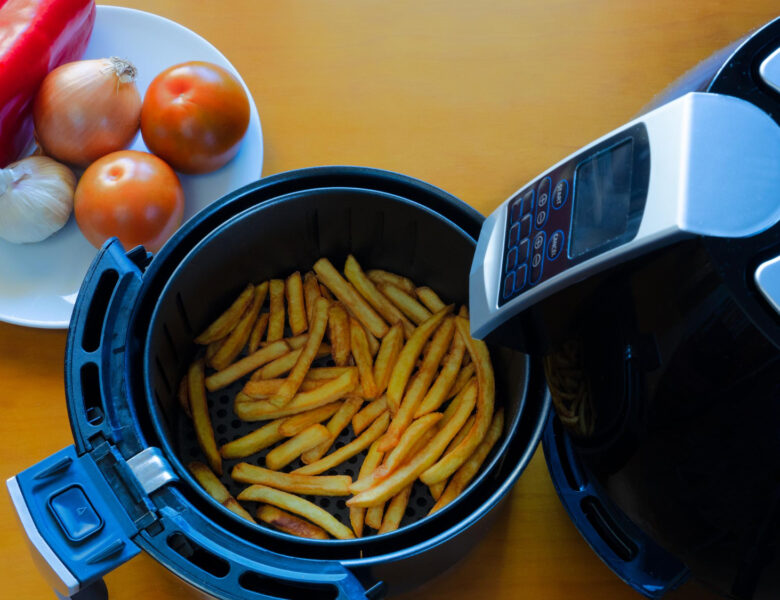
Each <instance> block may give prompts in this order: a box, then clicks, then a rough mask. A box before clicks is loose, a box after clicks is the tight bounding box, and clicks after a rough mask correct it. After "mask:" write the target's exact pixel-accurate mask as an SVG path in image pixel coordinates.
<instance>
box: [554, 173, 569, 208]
mask: <svg viewBox="0 0 780 600" xmlns="http://www.w3.org/2000/svg"><path fill="white" fill-rule="evenodd" d="M568 197H569V182H568V181H566V180H565V179H561V180H560V181H559V182H558V183H556V184H555V189H553V194H552V205H553V208H554V209H555V210H558V209H559V208H561V207H562V206H563V205H564V204H566V200H567V199H568Z"/></svg>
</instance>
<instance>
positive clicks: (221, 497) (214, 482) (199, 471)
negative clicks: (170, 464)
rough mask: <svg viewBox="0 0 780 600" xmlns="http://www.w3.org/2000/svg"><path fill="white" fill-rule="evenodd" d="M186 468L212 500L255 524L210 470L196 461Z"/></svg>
mask: <svg viewBox="0 0 780 600" xmlns="http://www.w3.org/2000/svg"><path fill="white" fill-rule="evenodd" d="M187 467H188V468H189V470H190V473H192V475H193V477H195V479H196V481H197V482H198V483H199V484H200V485H201V487H203V489H204V490H206V493H207V494H208V495H209V496H211V497H212V498H214V500H216V501H217V502H219V503H220V504H221V505H222V506H224V507H225V508H227V509H228V510H229V511H231V512H234V513H236V514H237V515H238V516H239V517H243V518H245V519H246V520H247V521H251V522H252V523H254V522H255V520H254V519H253V518H252V515H250V514H249V513H248V512H247V511H246V510H245V509H244V507H243V506H241V505H240V504H239V503H238V502H236V499H235V498H233V496H231V495H230V492H229V491H228V490H227V488H226V487H225V486H224V485H223V484H222V482H221V481H220V480H219V479H218V478H217V476H216V475H214V473H212V471H211V469H209V468H208V467H207V466H206V465H204V464H203V463H201V462H197V461H193V462H191V463H190V464H189V465H187Z"/></svg>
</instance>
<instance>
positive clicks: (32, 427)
mask: <svg viewBox="0 0 780 600" xmlns="http://www.w3.org/2000/svg"><path fill="white" fill-rule="evenodd" d="M125 4H126V5H128V6H132V7H134V8H139V9H144V10H148V11H151V12H156V13H158V14H161V15H163V16H166V17H169V18H171V19H174V20H176V21H178V22H180V23H182V24H183V25H185V26H187V27H189V28H190V29H192V30H194V31H196V32H198V33H199V34H201V35H203V36H204V37H205V38H206V39H208V40H209V41H211V42H212V43H213V44H214V45H216V46H217V47H218V48H219V49H220V50H222V52H224V53H225V55H226V56H227V57H228V59H229V60H230V61H231V62H232V63H233V64H234V65H235V66H236V68H237V69H238V70H239V72H240V73H241V74H242V75H243V77H244V79H245V80H246V82H247V84H248V85H249V88H250V90H251V92H252V94H253V96H254V99H255V102H256V103H257V107H258V110H259V112H260V118H261V121H262V124H263V130H264V134H265V152H266V154H265V165H264V169H263V172H264V174H266V175H268V174H272V173H277V172H279V171H285V170H288V169H295V168H298V167H307V166H313V165H327V164H354V165H370V166H375V167H381V168H385V169H391V170H395V171H400V172H403V173H407V174H410V175H413V176H416V177H419V178H421V179H424V180H426V181H428V182H431V183H433V184H435V185H438V186H440V187H442V188H444V189H445V190H448V191H449V192H452V193H453V194H455V195H456V196H458V197H460V198H462V199H463V200H465V201H466V202H468V203H469V204H471V205H472V206H474V207H476V208H477V209H478V210H480V211H481V212H483V213H485V214H487V213H489V212H491V211H492V210H493V209H494V208H495V207H496V206H497V205H498V204H499V203H500V202H501V201H502V200H504V199H505V198H507V197H508V196H509V195H510V194H511V193H512V192H513V191H514V190H515V189H517V188H519V187H520V186H521V185H523V184H524V183H525V182H526V181H528V180H529V179H530V178H531V177H533V176H534V175H535V174H536V173H537V172H539V171H541V170H543V169H544V168H546V167H547V166H549V165H551V164H553V163H555V162H557V161H558V160H559V159H561V158H562V157H564V156H566V155H567V154H569V153H570V152H572V151H574V150H576V149H577V148H578V147H580V146H581V145H583V144H585V143H587V142H589V141H590V140H591V139H593V138H595V137H597V136H599V135H601V134H603V133H605V132H607V131H609V130H611V129H613V128H614V127H616V126H618V125H620V124H622V123H623V122H624V121H626V120H628V119H630V118H631V117H632V115H634V114H635V113H636V112H637V111H638V110H639V109H640V108H641V107H642V106H643V105H644V104H645V103H646V102H648V101H649V100H650V99H651V98H652V97H653V95H654V94H655V93H657V92H658V91H660V90H662V89H663V88H664V87H665V86H666V85H667V84H668V83H669V82H670V81H672V80H673V79H674V78H675V77H677V76H678V75H680V74H681V73H683V72H684V71H685V70H686V69H688V68H689V67H691V66H692V65H694V64H696V63H697V62H698V61H699V60H701V59H703V58H705V57H707V56H708V55H710V53H712V52H713V51H715V50H717V49H718V48H720V47H722V46H724V45H726V44H727V43H729V42H731V41H732V40H734V39H736V38H738V37H740V36H741V35H742V34H744V33H745V32H747V31H749V30H750V29H751V28H753V27H756V26H758V25H760V24H762V23H764V22H766V21H768V20H770V19H771V18H773V17H774V16H775V11H776V10H777V2H776V0H756V1H752V2H751V1H745V2H733V1H731V0H717V1H713V0H688V1H687V2H681V1H680V0H643V1H638V0H588V1H582V0H554V1H551V0H501V1H498V0H484V1H474V0H435V1H434V0H428V1H425V2H420V1H414V0H392V1H389V0H385V1H379V0H375V1H366V0H339V1H335V0H334V1H330V2H316V1H309V2H305V1H286V2H277V1H271V0H267V1H258V0H230V1H222V2H220V1H218V0H195V1H193V0H127V2H126V3H125ZM139 43H144V42H143V41H141V40H139ZM129 58H131V59H132V57H129ZM226 191H228V190H226ZM2 285H3V283H2V282H1V281H0V286H2ZM64 347H65V332H62V331H43V330H34V329H25V328H21V327H16V326H11V325H6V324H0V386H1V387H0V398H2V418H0V440H3V442H2V444H3V452H2V453H0V476H2V477H3V478H6V477H9V476H11V475H13V474H14V473H16V472H18V471H19V470H21V469H23V468H25V467H27V466H29V465H30V464H32V463H34V462H36V461H38V460H40V459H42V458H44V457H46V456H47V455H49V454H50V453H52V452H54V451H56V450H58V449H60V448H62V447H64V446H66V445H68V444H70V443H71V441H72V440H71V437H70V430H69V426H68V420H67V416H66V411H65V398H64V394H63V373H62V372H63V366H62V365H63V352H64ZM0 573H2V579H3V589H4V590H5V591H4V592H2V593H0V596H3V597H7V598H12V597H13V598H26V599H38V598H42V599H43V598H51V597H52V595H51V593H50V592H49V591H48V590H47V587H46V585H45V584H44V582H43V580H42V579H41V577H40V576H39V575H38V573H37V572H36V571H35V569H34V567H33V564H32V561H31V560H30V559H29V557H28V554H27V550H26V547H25V544H24V542H23V540H22V535H21V533H20V530H19V529H18V527H17V525H16V523H15V519H14V516H13V515H12V510H11V506H10V503H9V501H8V499H7V496H6V494H5V493H0ZM106 581H107V583H108V586H109V589H110V592H111V597H112V599H113V600H130V599H136V598H144V599H146V600H173V599H177V600H178V599H180V598H182V597H187V595H186V592H185V591H184V588H182V587H180V586H179V585H178V584H177V582H176V581H175V580H174V578H172V577H168V576H166V572H165V570H164V569H163V568H162V567H161V566H160V565H158V564H157V563H155V562H154V561H153V560H151V559H150V558H148V557H146V556H143V555H141V556H139V557H138V558H136V559H134V560H133V561H131V562H130V563H129V564H127V565H125V566H123V567H121V568H120V569H119V570H117V571H116V572H115V573H111V574H110V575H108V576H107V577H106ZM409 597H412V596H409ZM413 597H415V598H425V599H434V598H448V599H450V600H455V599H456V598H473V597H483V598H517V597H524V598H534V599H536V600H564V599H565V600H579V599H592V598H609V599H612V600H622V599H626V600H630V599H635V598H639V597H640V596H639V595H638V594H636V593H635V592H633V591H632V590H630V589H629V588H628V587H627V586H625V585H624V584H623V583H621V582H620V581H619V580H618V579H617V578H616V577H615V576H614V575H613V574H612V573H611V572H610V571H609V570H608V569H607V567H605V566H604V565H603V564H602V563H601V562H600V560H599V559H598V558H597V557H596V556H595V555H594V554H593V553H592V552H591V550H590V549H589V547H588V546H587V544H586V543H585V542H584V541H583V539H582V538H581V537H580V535H579V533H578V532H577V531H576V530H575V529H574V526H573V525H572V524H571V522H570V521H569V519H568V517H567V515H566V513H565V512H564V510H563V508H562V507H561V504H560V503H559V502H558V499H557V497H556V495H555V492H554V490H553V487H552V484H551V482H550V479H549V476H548V473H547V470H546V467H545V464H544V458H543V456H542V453H541V451H538V452H537V453H536V455H535V457H534V459H533V461H532V462H531V464H530V466H529V467H528V469H527V471H526V472H525V474H524V475H523V477H522V478H521V480H520V482H519V483H518V485H517V486H516V488H515V490H514V491H513V492H512V495H511V500H510V502H509V503H508V505H507V506H506V508H505V509H504V510H503V512H502V514H501V515H500V517H499V519H498V522H497V524H496V525H495V526H494V528H493V530H492V531H491V533H490V535H489V536H488V537H487V538H486V539H485V540H484V541H482V542H481V544H480V545H479V546H478V548H477V549H476V550H475V551H474V552H473V553H472V554H471V555H470V556H469V557H468V558H467V559H466V560H465V561H463V563H462V564H460V565H459V566H458V568H457V569H455V570H453V571H451V572H450V573H448V574H447V575H446V576H445V577H439V578H438V579H436V580H434V581H432V582H431V583H429V584H428V585H427V586H426V587H425V588H423V589H422V590H420V591H419V592H418V593H416V594H414V595H413ZM670 597H671V598H673V599H674V600H706V599H711V598H712V595H711V594H709V593H708V592H705V591H704V590H702V589H701V588H699V587H697V586H695V585H692V584H687V585H685V586H683V587H682V588H681V589H680V590H678V591H677V592H675V593H673V594H671V596H670Z"/></svg>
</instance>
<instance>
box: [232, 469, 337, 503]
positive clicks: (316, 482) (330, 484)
mask: <svg viewBox="0 0 780 600" xmlns="http://www.w3.org/2000/svg"><path fill="white" fill-rule="evenodd" d="M230 476H231V477H232V478H233V479H235V480H236V481H240V482H241V483H252V484H260V485H267V486H268V487H272V488H276V489H277V490H283V491H285V492H290V493H292V494H304V495H307V496H349V485H350V484H351V483H352V478H351V477H350V476H349V475H324V476H323V475H296V474H295V473H280V472H279V471H272V470H271V469H264V468H263V467H256V466H255V465H250V464H249V463H245V462H240V463H238V464H237V465H236V466H235V467H233V470H232V471H231V473H230Z"/></svg>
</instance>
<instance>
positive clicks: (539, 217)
mask: <svg viewBox="0 0 780 600" xmlns="http://www.w3.org/2000/svg"><path fill="white" fill-rule="evenodd" d="M546 220H547V211H546V210H540V211H539V212H538V213H536V227H537V228H541V227H542V225H544V222H545V221H546Z"/></svg>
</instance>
